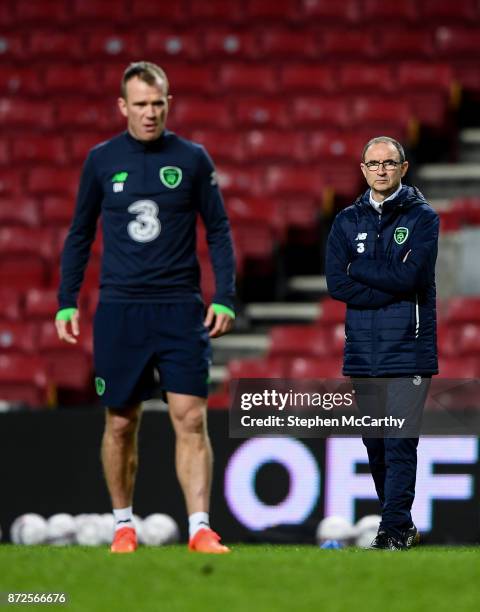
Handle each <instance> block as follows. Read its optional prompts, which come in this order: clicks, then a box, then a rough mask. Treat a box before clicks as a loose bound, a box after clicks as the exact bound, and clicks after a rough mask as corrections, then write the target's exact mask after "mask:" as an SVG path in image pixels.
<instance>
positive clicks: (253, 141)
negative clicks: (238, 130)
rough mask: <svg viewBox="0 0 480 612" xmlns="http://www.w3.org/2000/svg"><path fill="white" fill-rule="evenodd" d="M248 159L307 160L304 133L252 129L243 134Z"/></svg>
mask: <svg viewBox="0 0 480 612" xmlns="http://www.w3.org/2000/svg"><path fill="white" fill-rule="evenodd" d="M245 149H246V154H247V157H248V159H251V160H272V159H273V160H274V159H279V158H280V159H285V160H292V161H307V159H308V150H307V147H306V138H305V134H303V133H302V132H285V131H282V132H280V131H273V130H253V131H250V132H248V133H247V134H246V136H245Z"/></svg>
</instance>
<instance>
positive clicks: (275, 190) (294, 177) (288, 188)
mask: <svg viewBox="0 0 480 612" xmlns="http://www.w3.org/2000/svg"><path fill="white" fill-rule="evenodd" d="M325 186H326V180H325V177H324V176H322V173H321V172H320V171H319V168H318V167H317V166H311V167H305V166H298V167H294V166H292V165H289V166H273V165H272V166H269V167H268V168H267V170H266V190H267V193H269V194H270V195H272V196H274V195H277V196H285V195H287V194H292V193H295V194H304V195H309V196H316V197H321V196H322V194H323V191H324V189H325Z"/></svg>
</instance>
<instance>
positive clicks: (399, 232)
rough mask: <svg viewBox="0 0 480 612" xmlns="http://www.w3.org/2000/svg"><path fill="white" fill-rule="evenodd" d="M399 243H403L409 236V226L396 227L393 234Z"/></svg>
mask: <svg viewBox="0 0 480 612" xmlns="http://www.w3.org/2000/svg"><path fill="white" fill-rule="evenodd" d="M393 237H394V238H395V242H396V243H397V244H403V243H404V242H405V241H406V240H407V238H408V227H397V228H395V234H394V235H393Z"/></svg>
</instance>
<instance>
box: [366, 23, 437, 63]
mask: <svg viewBox="0 0 480 612" xmlns="http://www.w3.org/2000/svg"><path fill="white" fill-rule="evenodd" d="M378 38H379V40H378V51H379V53H382V54H384V56H387V57H390V58H392V59H397V58H401V59H403V58H404V57H413V58H415V59H421V58H423V57H430V56H432V55H433V53H434V45H433V40H432V37H431V35H430V32H429V31H428V30H427V31H425V30H423V29H421V30H420V29H419V30H405V29H401V30H391V29H389V30H388V32H386V31H384V32H380V33H379V37H378Z"/></svg>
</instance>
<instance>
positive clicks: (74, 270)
mask: <svg viewBox="0 0 480 612" xmlns="http://www.w3.org/2000/svg"><path fill="white" fill-rule="evenodd" d="M102 200H103V189H102V185H101V183H100V181H99V180H98V178H97V176H96V173H95V166H94V163H93V159H92V153H90V154H89V156H88V157H87V159H86V161H85V164H84V166H83V171H82V176H81V178H80V184H79V188H78V194H77V202H76V206H75V212H74V215H73V219H72V224H71V226H70V230H69V232H68V235H67V238H66V240H65V244H64V246H63V252H62V257H61V275H60V287H59V290H58V304H59V308H72V307H73V308H76V307H77V299H78V293H79V291H80V287H81V284H82V281H83V276H84V274H85V268H86V267H87V263H88V259H89V257H90V248H91V246H92V242H93V241H94V240H95V233H96V229H97V220H98V217H99V216H100V210H101V204H102Z"/></svg>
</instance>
